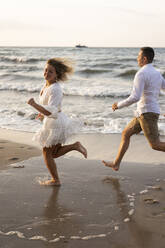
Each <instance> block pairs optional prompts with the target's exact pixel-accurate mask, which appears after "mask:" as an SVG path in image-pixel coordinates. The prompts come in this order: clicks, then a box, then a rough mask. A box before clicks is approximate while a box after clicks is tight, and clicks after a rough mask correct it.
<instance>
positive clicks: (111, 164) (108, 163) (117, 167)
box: [102, 160, 119, 171]
mask: <svg viewBox="0 0 165 248" xmlns="http://www.w3.org/2000/svg"><path fill="white" fill-rule="evenodd" d="M102 162H103V164H104V165H105V166H107V167H110V168H112V170H114V171H118V170H119V165H115V164H114V163H113V162H106V161H104V160H103V161H102Z"/></svg>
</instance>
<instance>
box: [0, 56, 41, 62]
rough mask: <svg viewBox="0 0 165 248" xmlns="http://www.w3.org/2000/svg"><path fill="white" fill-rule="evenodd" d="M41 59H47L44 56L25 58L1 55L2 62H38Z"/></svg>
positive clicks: (0, 60)
mask: <svg viewBox="0 0 165 248" xmlns="http://www.w3.org/2000/svg"><path fill="white" fill-rule="evenodd" d="M40 61H45V59H44V58H23V57H8V56H0V62H10V63H37V62H40Z"/></svg>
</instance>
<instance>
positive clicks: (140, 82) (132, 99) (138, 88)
mask: <svg viewBox="0 0 165 248" xmlns="http://www.w3.org/2000/svg"><path fill="white" fill-rule="evenodd" d="M144 83H145V80H144V75H143V73H137V74H136V75H135V78H134V83H133V89H132V92H131V95H130V96H129V97H128V98H127V99H125V100H123V101H120V102H118V104H117V107H118V108H119V109H120V108H124V107H126V106H129V105H131V104H133V103H136V102H138V101H139V100H140V97H141V95H142V93H143V90H144Z"/></svg>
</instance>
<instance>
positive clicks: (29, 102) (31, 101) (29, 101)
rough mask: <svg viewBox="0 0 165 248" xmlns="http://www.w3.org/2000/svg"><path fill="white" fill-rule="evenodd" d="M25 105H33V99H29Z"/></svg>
mask: <svg viewBox="0 0 165 248" xmlns="http://www.w3.org/2000/svg"><path fill="white" fill-rule="evenodd" d="M27 103H28V104H29V105H31V106H33V105H34V104H35V101H34V98H30V99H29V100H28V102H27Z"/></svg>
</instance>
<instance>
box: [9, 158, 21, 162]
mask: <svg viewBox="0 0 165 248" xmlns="http://www.w3.org/2000/svg"><path fill="white" fill-rule="evenodd" d="M18 159H19V158H10V159H8V160H10V161H15V160H18Z"/></svg>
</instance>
